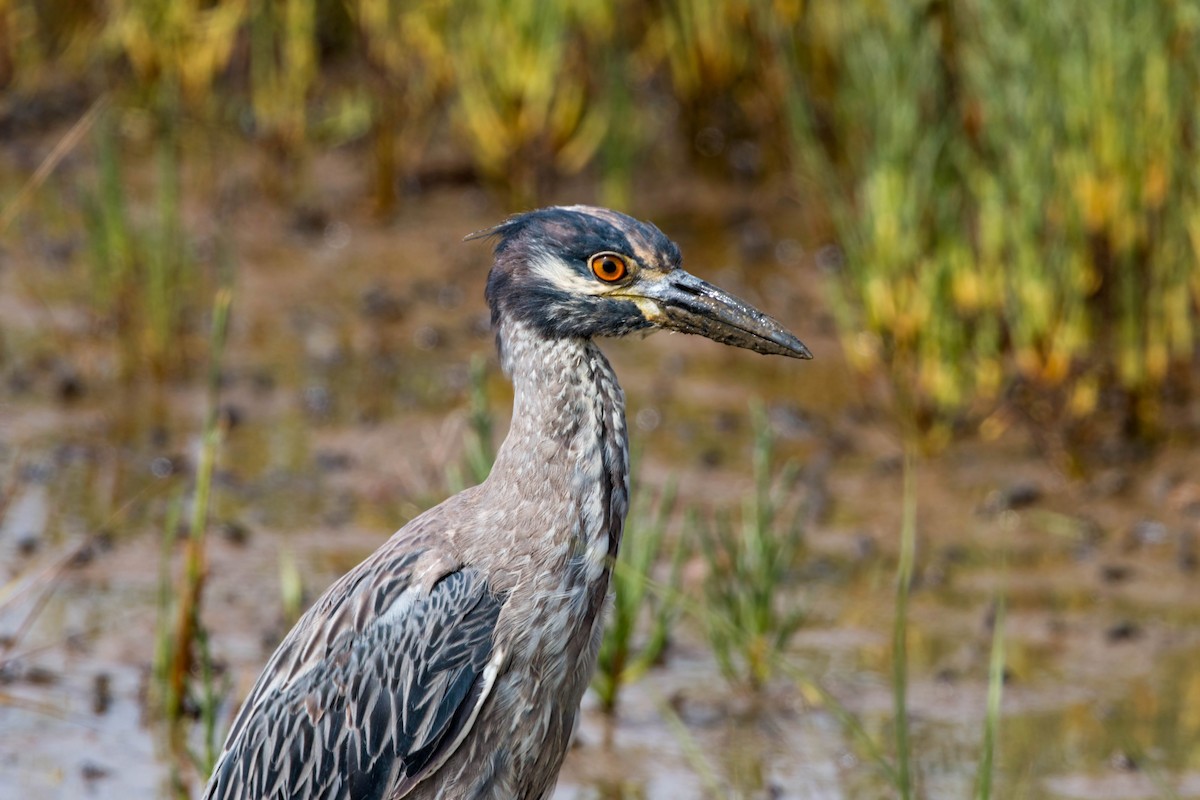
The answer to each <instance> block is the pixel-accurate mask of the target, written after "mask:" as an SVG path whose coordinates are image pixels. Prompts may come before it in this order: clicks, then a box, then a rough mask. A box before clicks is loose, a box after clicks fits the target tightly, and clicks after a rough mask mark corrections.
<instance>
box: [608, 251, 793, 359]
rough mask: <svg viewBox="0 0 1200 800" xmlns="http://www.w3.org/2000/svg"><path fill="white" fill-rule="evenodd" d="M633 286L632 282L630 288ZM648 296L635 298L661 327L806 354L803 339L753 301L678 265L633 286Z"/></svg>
mask: <svg viewBox="0 0 1200 800" xmlns="http://www.w3.org/2000/svg"><path fill="white" fill-rule="evenodd" d="M630 288H633V287H630ZM636 291H637V294H638V295H640V296H641V297H644V298H645V299H647V300H650V301H652V303H653V306H654V308H653V309H648V308H647V306H648V305H650V304H649V303H644V302H643V303H639V306H640V307H641V308H642V313H643V314H645V315H646V317H647V319H649V320H650V322H652V323H654V324H655V325H657V326H658V327H660V328H666V329H667V330H675V331H682V332H683V333H698V334H700V335H701V336H706V337H708V338H709V339H712V340H713V341H714V342H720V343H722V344H731V345H733V346H734V347H744V348H746V349H747V350H753V351H755V352H757V353H766V354H768V355H777V356H791V357H792V358H812V353H811V352H809V349H808V348H807V347H805V346H804V343H803V342H801V341H800V340H799V339H797V338H796V337H795V336H793V335H792V334H791V333H790V332H788V330H787V329H786V328H784V327H783V326H782V325H780V324H779V323H778V322H776V321H775V320H773V319H771V318H770V317H768V316H767V315H766V314H764V313H762V312H761V311H759V310H758V309H757V308H755V307H754V306H752V305H750V304H749V303H747V302H746V301H745V300H741V299H739V298H737V297H734V296H733V295H731V294H730V293H729V292H726V291H724V290H723V289H718V288H717V287H716V286H713V285H712V284H711V283H708V282H707V281H703V280H700V279H699V278H697V277H696V276H695V275H692V274H691V273H689V272H686V271H684V270H682V269H675V270H672V271H671V272H669V273H667V274H666V275H665V276H663V277H662V278H660V279H659V280H657V281H649V282H647V283H646V284H643V285H639V286H637V289H636Z"/></svg>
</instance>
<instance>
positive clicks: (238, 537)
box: [217, 520, 250, 547]
mask: <svg viewBox="0 0 1200 800" xmlns="http://www.w3.org/2000/svg"><path fill="white" fill-rule="evenodd" d="M217 533H218V534H220V536H221V538H222V539H224V540H225V541H227V542H229V543H230V544H232V545H236V546H238V547H241V546H243V545H245V544H246V542H248V541H250V529H249V528H247V527H246V526H245V525H243V524H242V523H240V522H237V521H234V520H226V521H224V522H222V523H221V524H219V525H217Z"/></svg>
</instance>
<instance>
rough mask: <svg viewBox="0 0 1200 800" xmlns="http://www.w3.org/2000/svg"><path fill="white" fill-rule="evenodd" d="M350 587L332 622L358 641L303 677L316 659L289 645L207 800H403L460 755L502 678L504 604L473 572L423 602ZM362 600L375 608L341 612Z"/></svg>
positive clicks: (337, 647) (397, 585) (389, 591)
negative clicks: (302, 666)
mask: <svg viewBox="0 0 1200 800" xmlns="http://www.w3.org/2000/svg"><path fill="white" fill-rule="evenodd" d="M394 577H395V573H393V575H391V576H389V578H394ZM355 588H356V589H358V590H359V591H356V592H355V595H356V597H346V596H345V595H342V597H343V599H344V602H342V603H339V604H338V606H339V608H336V609H333V608H331V609H327V610H328V611H330V612H333V613H332V614H331V615H330V616H326V617H325V618H326V619H330V618H331V617H339V616H341V613H339V612H345V613H347V614H350V615H351V617H352V618H354V619H356V620H358V621H359V622H360V624H361V630H360V629H359V627H360V626H359V625H349V626H348V627H344V628H343V629H342V630H341V632H340V633H338V634H337V635H336V636H332V637H330V638H329V639H327V642H328V644H327V646H326V647H325V648H324V652H323V653H320V652H318V653H316V654H315V656H316V658H315V660H314V661H313V663H312V665H311V666H310V667H308V668H307V669H306V670H303V671H302V672H299V674H297V670H296V662H297V660H298V659H299V660H300V661H301V662H308V661H309V660H310V659H314V653H312V652H305V653H303V655H302V654H301V652H300V651H311V650H312V649H313V647H312V642H311V637H309V638H304V637H299V636H298V637H296V641H295V642H293V641H291V639H292V638H293V637H292V636H289V637H288V641H285V643H284V645H282V646H281V647H280V651H279V653H277V654H276V657H275V658H274V659H272V662H271V664H270V665H269V666H268V668H267V670H266V671H265V672H264V673H263V676H262V677H261V678H260V679H259V685H257V686H256V687H255V689H254V690H253V691H252V692H251V694H250V697H249V698H247V705H246V707H245V708H244V710H243V712H242V713H241V714H240V715H239V717H238V720H237V721H236V722H235V723H234V727H233V730H232V731H231V733H230V738H229V741H228V742H227V745H226V752H225V753H224V754H223V756H222V758H221V761H220V762H219V763H218V764H217V768H216V770H215V771H214V773H213V777H212V779H211V782H210V783H209V786H208V791H207V792H206V794H205V798H207V799H208V800H233V798H239V800H249V799H250V798H254V800H262V799H264V798H272V799H273V800H274V799H278V800H283V799H284V798H288V799H289V800H299V799H300V798H317V797H320V798H329V799H330V800H336V799H337V798H347V800H348V799H349V798H354V800H368V799H370V798H378V799H379V800H384V799H385V798H398V797H403V795H404V794H405V793H407V791H408V790H409V789H411V788H412V787H413V786H415V785H416V784H417V783H418V782H420V781H421V780H422V779H424V778H425V777H426V776H428V775H429V774H430V773H431V772H432V771H434V770H436V769H437V767H439V766H441V764H442V763H444V761H445V759H446V758H448V757H449V756H450V755H451V754H452V753H453V751H454V748H456V747H457V746H458V743H459V742H460V741H461V739H462V737H463V736H464V735H465V733H466V731H467V729H468V728H469V726H470V724H471V723H472V722H473V721H474V718H475V714H476V713H477V711H478V708H479V705H480V704H482V702H483V700H484V699H485V698H486V696H487V692H488V690H489V689H490V687H491V681H492V679H493V678H494V675H495V666H494V665H493V666H490V667H489V664H490V662H492V661H493V655H494V654H493V633H494V630H495V626H496V619H497V617H498V616H499V613H500V608H501V605H502V603H503V598H501V597H498V596H496V595H494V594H492V593H491V591H490V590H489V589H488V586H487V584H486V582H485V581H484V580H483V578H482V577H481V576H480V575H479V574H478V573H477V572H476V571H475V570H473V569H460V570H458V571H455V572H451V573H450V574H448V575H446V576H444V577H443V578H441V579H440V580H439V581H438V582H437V583H436V584H434V586H433V588H432V590H430V591H428V592H426V591H425V590H424V589H423V588H422V587H420V586H416V585H412V584H410V583H409V582H408V581H407V580H404V581H397V580H394V579H391V580H387V581H383V582H380V583H379V584H378V585H377V589H378V591H368V592H367V594H366V595H365V596H364V595H363V594H361V592H362V587H361V586H358V587H355ZM355 600H357V602H358V603H359V604H361V603H369V604H370V610H369V611H368V612H367V614H366V615H363V614H362V613H361V612H362V610H363V609H362V608H361V606H360V607H359V608H358V609H357V610H356V609H353V608H349V609H348V608H345V607H346V606H347V605H348V604H350V603H352V602H353V601H355ZM316 610H317V609H314V611H316ZM342 618H343V619H346V618H345V617H342ZM364 618H365V620H366V621H364ZM297 627H298V628H302V627H303V623H302V624H301V625H300V626H297ZM280 672H286V673H290V674H291V677H290V678H284V679H280V678H279V677H278V676H279V674H280ZM272 673H274V674H272ZM251 703H253V705H251Z"/></svg>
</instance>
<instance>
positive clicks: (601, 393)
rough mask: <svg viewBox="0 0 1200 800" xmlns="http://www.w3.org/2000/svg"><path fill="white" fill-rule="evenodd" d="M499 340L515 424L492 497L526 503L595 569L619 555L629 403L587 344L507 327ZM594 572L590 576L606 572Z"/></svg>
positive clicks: (625, 495) (624, 505) (606, 366)
mask: <svg viewBox="0 0 1200 800" xmlns="http://www.w3.org/2000/svg"><path fill="white" fill-rule="evenodd" d="M497 339H498V343H499V346H500V354H501V362H502V364H503V366H504V369H505V371H506V372H507V373H508V374H509V376H510V377H511V378H512V382H513V389H514V395H513V418H512V425H511V427H510V428H509V433H508V437H507V438H506V439H505V441H504V444H503V445H501V447H500V451H499V453H498V454H497V457H496V464H495V466H494V467H493V469H492V475H491V476H489V479H488V484H490V486H489V487H488V488H489V489H491V490H498V491H503V492H509V493H510V497H511V496H512V494H511V493H516V494H517V495H519V497H520V499H521V500H522V501H525V504H526V507H530V508H532V509H533V510H534V512H535V513H537V514H544V515H545V516H546V517H547V520H548V521H550V522H552V523H554V524H552V525H551V526H550V528H554V529H555V530H557V529H558V528H559V527H561V528H562V531H560V532H559V534H560V535H562V536H564V537H567V538H569V539H571V540H572V541H570V542H569V544H570V545H571V547H570V548H569V549H570V550H571V551H572V552H574V553H575V554H577V555H583V552H581V551H580V550H579V548H581V547H582V548H583V549H584V551H587V552H588V553H590V557H589V558H588V559H586V560H587V561H589V562H592V561H594V560H596V559H597V558H599V556H600V555H601V553H600V551H601V550H602V551H603V555H604V556H605V557H607V556H610V555H615V553H616V549H617V545H618V543H619V541H620V536H621V530H622V527H623V525H624V520H625V513H626V511H627V509H628V497H629V485H628V471H629V449H628V440H627V434H626V428H625V399H624V395H623V393H622V392H621V387H620V386H619V385H618V384H617V378H616V375H615V374H614V373H613V370H612V367H611V366H610V365H609V363H608V359H606V358H605V357H604V354H603V353H601V352H600V349H599V348H598V347H597V346H596V345H595V344H594V343H593V342H592V341H590V340H588V339H575V338H548V337H546V336H543V335H542V334H540V333H539V332H538V331H536V330H534V329H532V328H529V327H527V326H525V325H522V324H520V323H511V322H510V323H508V324H505V325H502V326H501V328H500V331H499V332H498V335H497ZM529 503H532V504H533V505H532V506H528V504H529ZM559 520H561V521H562V523H563V525H561V526H559V525H558V524H557V523H558V521H559ZM547 533H554V531H551V530H549V529H547ZM601 560H606V559H601ZM593 567H594V569H589V570H588V572H589V573H591V572H594V571H595V569H600V567H599V566H598V565H593ZM604 570H605V572H606V566H605V567H604Z"/></svg>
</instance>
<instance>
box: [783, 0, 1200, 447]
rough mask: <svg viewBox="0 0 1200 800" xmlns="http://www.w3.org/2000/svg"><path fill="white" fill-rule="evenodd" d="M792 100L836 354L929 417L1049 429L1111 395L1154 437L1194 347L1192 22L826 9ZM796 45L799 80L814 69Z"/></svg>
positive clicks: (816, 17) (969, 9) (1166, 17)
mask: <svg viewBox="0 0 1200 800" xmlns="http://www.w3.org/2000/svg"><path fill="white" fill-rule="evenodd" d="M809 22H810V25H811V27H810V28H809V30H810V33H811V35H812V36H813V37H814V38H816V39H817V40H819V41H821V42H822V43H823V50H824V51H825V52H826V55H827V56H828V57H829V58H830V59H831V63H829V64H827V65H826V66H827V70H828V73H829V75H830V76H832V77H831V79H830V80H831V82H830V83H828V84H817V85H816V86H813V87H810V86H807V85H806V84H805V83H804V82H798V83H796V84H793V86H794V87H795V88H797V89H799V90H800V91H802V92H803V95H804V96H802V97H800V98H796V99H794V100H793V102H792V104H791V109H792V117H793V120H794V122H795V123H796V125H795V130H796V131H797V133H799V134H800V136H799V139H798V141H799V142H800V145H799V150H800V151H801V152H802V153H803V154H804V156H805V160H804V162H803V163H804V164H805V165H806V167H805V169H804V171H805V172H807V173H808V174H812V175H817V176H819V178H820V183H821V185H822V186H823V187H824V188H825V189H827V190H829V192H830V193H829V197H830V198H831V200H832V204H833V205H832V209H831V212H832V218H833V220H834V224H835V227H836V229H837V231H838V234H839V237H838V238H839V240H840V242H841V244H842V247H843V248H844V251H845V265H846V267H845V280H844V281H843V282H841V286H842V288H843V289H844V292H845V293H844V299H845V301H846V302H844V303H843V304H842V306H841V307H842V310H843V312H844V313H843V321H844V323H845V329H846V330H847V342H848V350H849V352H850V354H851V356H852V357H853V358H854V360H855V361H856V362H857V363H858V364H860V365H861V366H863V367H865V368H868V369H869V368H873V367H874V366H875V365H876V364H878V363H880V362H885V363H887V364H889V365H891V366H892V367H893V368H895V369H896V370H897V372H898V375H899V377H900V378H901V381H900V385H902V386H904V387H906V390H907V391H908V393H909V394H910V398H909V399H910V400H911V401H912V402H913V403H915V404H917V406H918V410H920V409H921V408H922V407H923V408H925V409H932V410H951V409H958V408H962V407H964V406H966V405H969V404H971V403H972V402H975V403H977V404H979V405H980V406H982V407H985V408H986V407H987V406H988V405H990V404H991V403H992V402H994V401H995V399H996V398H997V397H998V396H999V395H1000V394H1001V393H1002V392H1003V391H1005V390H1008V389H1011V388H1012V387H1013V386H1014V384H1015V383H1019V384H1024V385H1028V386H1032V387H1035V388H1039V389H1041V388H1051V389H1056V390H1057V391H1056V392H1055V396H1056V397H1057V399H1058V401H1059V402H1058V404H1057V408H1056V409H1055V410H1056V411H1057V412H1058V414H1059V415H1061V416H1068V417H1070V416H1074V417H1081V416H1085V415H1088V414H1091V413H1092V412H1093V411H1094V410H1095V409H1096V408H1097V404H1098V402H1099V401H1100V399H1101V389H1102V388H1103V387H1105V386H1114V385H1115V386H1120V387H1122V388H1123V389H1124V390H1125V392H1127V393H1128V395H1127V396H1128V398H1129V401H1130V408H1129V409H1128V412H1129V414H1130V416H1131V418H1133V419H1136V420H1138V421H1140V422H1142V423H1149V424H1153V423H1155V421H1156V419H1155V416H1156V413H1157V408H1156V403H1157V398H1158V396H1159V389H1160V387H1161V386H1162V385H1163V384H1164V382H1165V381H1166V380H1167V379H1168V378H1169V375H1170V370H1171V368H1172V366H1175V367H1176V368H1179V369H1185V368H1186V365H1188V364H1189V363H1190V362H1191V360H1192V359H1193V357H1194V353H1195V349H1196V341H1197V338H1196V327H1195V326H1196V308H1197V301H1198V299H1200V270H1198V269H1197V267H1196V262H1197V257H1198V255H1200V249H1198V248H1197V245H1200V237H1198V236H1197V234H1196V231H1197V230H1198V228H1197V225H1198V224H1200V223H1198V220H1200V216H1198V215H1197V210H1198V205H1197V203H1198V201H1200V194H1198V192H1197V190H1198V188H1200V183H1197V173H1196V170H1195V146H1194V138H1195V136H1194V132H1195V128H1196V123H1197V115H1196V108H1195V104H1194V102H1192V98H1194V97H1195V96H1196V92H1197V89H1200V49H1198V48H1197V33H1198V32H1200V28H1198V26H1200V6H1197V4H1195V3H1192V2H1177V3H1136V2H1118V3H1102V4H1094V3H1088V2H1075V1H1070V2H1065V3H1056V4H1054V6H1053V7H1052V8H1051V7H1047V6H1045V5H1042V4H1037V3H1034V2H1030V0H1004V2H984V1H983V0H978V1H975V0H971V1H970V2H961V3H953V4H949V3H942V4H924V3H908V2H901V1H899V0H895V1H889V2H883V3H872V4H865V3H850V4H842V5H839V6H838V7H837V8H836V9H835V8H834V7H833V6H832V5H825V6H820V7H819V8H817V9H814V13H813V15H812V16H811V17H810V20H809ZM800 49H801V48H800V47H799V46H798V47H797V48H796V49H795V50H793V51H791V52H792V53H793V58H792V60H793V62H794V63H795V64H796V65H797V66H796V69H798V70H799V69H802V66H800V65H802V64H804V63H807V60H806V58H805V57H803V56H801V55H800V54H799V53H800Z"/></svg>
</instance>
